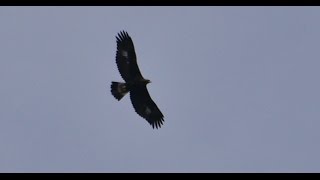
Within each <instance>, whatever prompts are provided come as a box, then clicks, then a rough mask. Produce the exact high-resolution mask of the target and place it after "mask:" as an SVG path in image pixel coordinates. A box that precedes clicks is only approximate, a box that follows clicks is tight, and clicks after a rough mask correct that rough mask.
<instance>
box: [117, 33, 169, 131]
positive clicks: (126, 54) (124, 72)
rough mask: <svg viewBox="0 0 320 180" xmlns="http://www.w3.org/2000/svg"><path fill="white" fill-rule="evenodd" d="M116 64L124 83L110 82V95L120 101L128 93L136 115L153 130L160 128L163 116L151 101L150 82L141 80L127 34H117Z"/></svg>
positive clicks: (131, 43) (132, 47) (131, 44)
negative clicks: (144, 120)
mask: <svg viewBox="0 0 320 180" xmlns="http://www.w3.org/2000/svg"><path fill="white" fill-rule="evenodd" d="M116 38H117V54H116V63H117V67H118V70H119V72H120V74H121V76H122V78H123V79H124V80H125V82H114V81H113V82H111V93H112V95H113V96H114V97H115V98H116V99H117V100H118V101H120V100H121V99H122V98H123V97H124V96H125V95H126V94H127V93H128V92H130V99H131V102H132V105H133V107H134V109H135V111H136V113H137V114H139V115H140V116H141V117H143V118H144V119H146V120H147V121H148V122H149V123H150V125H151V126H152V127H153V128H154V127H156V128H160V127H161V125H162V124H163V122H164V119H163V118H164V116H163V114H162V113H161V111H160V110H159V108H158V107H157V105H156V104H155V103H154V101H153V100H152V99H151V97H150V95H149V92H148V90H147V87H146V85H147V84H148V83H150V82H151V81H150V80H148V79H145V78H143V76H142V75H141V72H140V70H139V67H138V64H137V59H136V54H135V50H134V45H133V42H132V39H131V37H130V36H129V35H128V33H127V32H125V31H122V32H120V33H118V36H117V37H116Z"/></svg>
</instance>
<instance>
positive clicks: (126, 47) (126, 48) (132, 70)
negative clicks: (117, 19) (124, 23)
mask: <svg viewBox="0 0 320 180" xmlns="http://www.w3.org/2000/svg"><path fill="white" fill-rule="evenodd" d="M116 39H117V54H116V63H117V66H118V70H119V72H120V74H121V77H122V78H123V79H124V80H125V81H126V82H130V81H133V80H135V79H137V78H142V75H141V72H140V70H139V67H138V64H137V57H136V53H135V50H134V45H133V42H132V39H131V37H130V36H129V34H128V33H127V32H125V31H121V32H120V33H118V36H117V37H116Z"/></svg>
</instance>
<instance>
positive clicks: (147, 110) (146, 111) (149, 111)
mask: <svg viewBox="0 0 320 180" xmlns="http://www.w3.org/2000/svg"><path fill="white" fill-rule="evenodd" d="M151 112H152V111H151V109H150V108H149V107H148V106H147V107H146V110H145V113H146V114H147V115H150V114H151Z"/></svg>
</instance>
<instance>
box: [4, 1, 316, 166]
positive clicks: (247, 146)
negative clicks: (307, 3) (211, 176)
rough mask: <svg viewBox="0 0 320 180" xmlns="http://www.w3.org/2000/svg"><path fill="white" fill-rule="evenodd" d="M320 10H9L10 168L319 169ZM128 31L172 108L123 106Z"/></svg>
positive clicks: (161, 101)
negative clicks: (121, 67)
mask: <svg viewBox="0 0 320 180" xmlns="http://www.w3.org/2000/svg"><path fill="white" fill-rule="evenodd" d="M319 17H320V9H319V7H0V26H1V28H0V82H1V86H0V98H1V100H0V147H1V148H0V172H320V171H319V170H320V156H319V152H320V143H319V138H320V131H319V127H320V122H319V120H320V110H319V107H320V96H319V92H320V84H319V77H320V72H319V67H320V49H319V47H320V34H319V32H320V21H319ZM120 30H126V31H128V33H129V35H130V36H131V37H132V38H133V41H134V44H135V49H136V53H137V57H138V64H139V66H140V70H141V71H142V74H143V76H144V77H145V78H148V79H150V80H151V81H152V83H151V84H149V85H148V89H149V92H150V94H151V96H152V98H153V100H154V101H155V102H156V103H157V105H158V107H159V108H160V109H161V111H162V112H163V114H164V116H165V124H164V126H163V127H162V128H161V129H158V130H156V129H152V128H151V126H150V125H149V124H148V123H147V122H146V121H145V120H144V119H142V118H141V117H139V116H138V115H137V114H136V113H135V112H134V110H133V107H132V105H131V102H130V99H129V97H128V96H126V97H124V99H123V100H121V101H120V102H117V100H115V99H114V97H113V96H112V95H111V93H110V82H111V81H122V79H121V77H120V74H119V72H118V70H117V68H116V64H115V52H116V39H115V36H116V34H117V33H118V32H119V31H120Z"/></svg>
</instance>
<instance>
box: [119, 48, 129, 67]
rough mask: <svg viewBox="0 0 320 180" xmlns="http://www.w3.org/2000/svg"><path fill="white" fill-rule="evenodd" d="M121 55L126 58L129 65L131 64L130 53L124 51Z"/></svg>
mask: <svg viewBox="0 0 320 180" xmlns="http://www.w3.org/2000/svg"><path fill="white" fill-rule="evenodd" d="M121 55H122V56H123V57H125V58H126V60H127V61H126V62H127V64H129V63H130V61H129V58H128V57H129V56H128V51H124V50H122V51H121Z"/></svg>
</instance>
